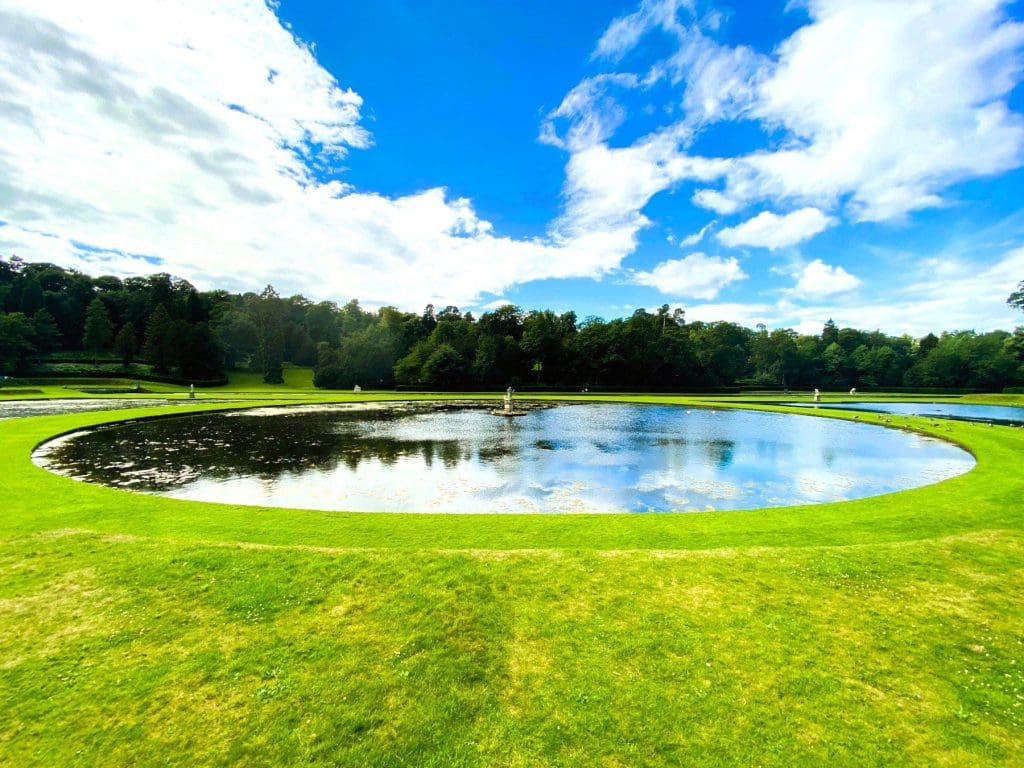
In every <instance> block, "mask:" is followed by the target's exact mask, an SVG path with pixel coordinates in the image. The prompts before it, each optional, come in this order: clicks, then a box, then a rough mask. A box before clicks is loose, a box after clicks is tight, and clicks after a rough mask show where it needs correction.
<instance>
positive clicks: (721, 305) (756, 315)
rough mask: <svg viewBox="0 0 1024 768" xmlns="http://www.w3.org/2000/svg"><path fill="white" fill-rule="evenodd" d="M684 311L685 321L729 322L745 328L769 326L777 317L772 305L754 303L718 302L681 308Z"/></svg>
mask: <svg viewBox="0 0 1024 768" xmlns="http://www.w3.org/2000/svg"><path fill="white" fill-rule="evenodd" d="M683 309H684V310H686V321H687V322H692V321H694V320H700V321H702V322H705V323H716V322H722V321H724V322H729V323H738V324H739V325H742V326H743V327H745V328H753V327H755V326H756V325H757V324H758V323H764V324H765V325H771V324H772V322H773V321H774V319H775V317H776V316H777V315H778V311H777V309H776V308H775V307H774V306H773V305H772V304H764V303H755V304H739V303H735V302H732V303H730V302H718V303H709V304H694V305H692V306H689V307H683Z"/></svg>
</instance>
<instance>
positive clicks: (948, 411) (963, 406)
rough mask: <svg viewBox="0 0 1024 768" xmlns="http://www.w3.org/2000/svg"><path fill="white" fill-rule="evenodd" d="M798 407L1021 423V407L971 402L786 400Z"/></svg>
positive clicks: (1022, 418) (1023, 419)
mask: <svg viewBox="0 0 1024 768" xmlns="http://www.w3.org/2000/svg"><path fill="white" fill-rule="evenodd" d="M786 405H795V406H799V407H801V408H842V409H844V410H850V411H870V412H872V413H891V414H893V415H896V416H937V417H941V418H945V419H959V420H961V421H984V422H990V423H994V424H1024V408H1022V407H1017V406H1012V405H975V404H973V403H874V402H860V403H786Z"/></svg>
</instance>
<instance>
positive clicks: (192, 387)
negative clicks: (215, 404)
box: [188, 384, 196, 400]
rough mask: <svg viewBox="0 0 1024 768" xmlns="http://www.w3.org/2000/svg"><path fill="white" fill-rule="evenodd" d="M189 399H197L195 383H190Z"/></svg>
mask: <svg viewBox="0 0 1024 768" xmlns="http://www.w3.org/2000/svg"><path fill="white" fill-rule="evenodd" d="M188 399H189V400H195V399H196V385H195V384H189V385H188Z"/></svg>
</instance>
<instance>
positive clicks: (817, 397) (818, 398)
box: [814, 387, 821, 403]
mask: <svg viewBox="0 0 1024 768" xmlns="http://www.w3.org/2000/svg"><path fill="white" fill-rule="evenodd" d="M814 402H816V403H820V402H821V392H820V391H819V390H818V388H817V387H815V388H814Z"/></svg>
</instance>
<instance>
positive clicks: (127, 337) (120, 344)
mask: <svg viewBox="0 0 1024 768" xmlns="http://www.w3.org/2000/svg"><path fill="white" fill-rule="evenodd" d="M138 348H139V342H138V339H136V338H135V325H134V324H133V323H132V321H131V320H129V321H128V322H127V323H125V324H124V325H123V326H121V330H120V331H118V332H117V336H116V337H115V338H114V354H116V355H117V356H118V357H120V358H121V364H122V365H123V366H124V367H125V368H127V367H128V366H129V365H131V364H132V361H133V360H134V359H135V353H136V352H138Z"/></svg>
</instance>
